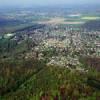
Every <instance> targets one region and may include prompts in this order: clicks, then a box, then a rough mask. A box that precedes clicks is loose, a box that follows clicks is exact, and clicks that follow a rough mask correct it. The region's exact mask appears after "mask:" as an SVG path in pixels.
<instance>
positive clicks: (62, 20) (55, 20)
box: [38, 17, 84, 25]
mask: <svg viewBox="0 0 100 100" xmlns="http://www.w3.org/2000/svg"><path fill="white" fill-rule="evenodd" d="M65 20H66V19H65V18H60V17H56V18H51V19H50V20H49V21H41V22H38V23H39V24H54V25H56V24H83V23H84V22H82V21H65Z"/></svg>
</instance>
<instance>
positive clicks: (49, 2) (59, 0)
mask: <svg viewBox="0 0 100 100" xmlns="http://www.w3.org/2000/svg"><path fill="white" fill-rule="evenodd" d="M82 4H83V5H87V4H89V5H96V4H100V1H98V0H88V1H87V0H37V1H33V0H0V8H5V7H32V6H56V5H82Z"/></svg>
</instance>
